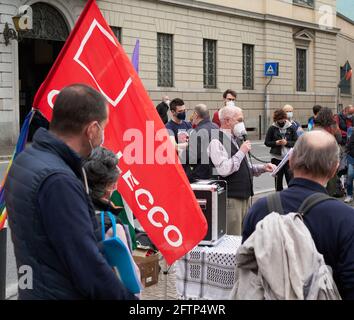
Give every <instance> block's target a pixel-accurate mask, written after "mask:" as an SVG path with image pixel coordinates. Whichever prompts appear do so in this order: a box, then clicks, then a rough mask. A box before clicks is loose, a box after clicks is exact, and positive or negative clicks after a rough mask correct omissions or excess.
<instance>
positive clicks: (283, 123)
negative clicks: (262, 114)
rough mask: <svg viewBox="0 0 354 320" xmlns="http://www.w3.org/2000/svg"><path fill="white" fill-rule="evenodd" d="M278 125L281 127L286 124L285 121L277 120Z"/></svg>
mask: <svg viewBox="0 0 354 320" xmlns="http://www.w3.org/2000/svg"><path fill="white" fill-rule="evenodd" d="M277 125H278V126H279V127H280V128H283V127H284V126H285V122H277Z"/></svg>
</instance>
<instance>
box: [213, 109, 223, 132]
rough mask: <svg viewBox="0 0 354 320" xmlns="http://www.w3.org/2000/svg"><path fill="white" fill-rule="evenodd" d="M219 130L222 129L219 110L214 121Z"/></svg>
mask: <svg viewBox="0 0 354 320" xmlns="http://www.w3.org/2000/svg"><path fill="white" fill-rule="evenodd" d="M212 121H213V122H214V123H215V124H216V125H217V126H218V127H219V128H220V127H221V123H220V119H219V110H216V111H215V112H214V115H213V120H212Z"/></svg>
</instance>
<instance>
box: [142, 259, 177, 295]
mask: <svg viewBox="0 0 354 320" xmlns="http://www.w3.org/2000/svg"><path fill="white" fill-rule="evenodd" d="M159 264H160V266H161V271H160V273H159V281H158V283H157V284H154V285H152V286H150V287H147V288H145V289H144V290H143V292H142V294H141V300H177V299H178V297H177V291H176V270H175V267H174V265H172V266H171V268H170V269H169V271H168V273H167V274H164V272H163V271H165V270H166V265H165V262H164V260H160V262H159Z"/></svg>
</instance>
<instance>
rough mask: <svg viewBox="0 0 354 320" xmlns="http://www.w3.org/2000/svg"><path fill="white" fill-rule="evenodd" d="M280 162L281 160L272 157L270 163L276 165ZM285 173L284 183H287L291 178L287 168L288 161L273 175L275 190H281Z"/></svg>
mask: <svg viewBox="0 0 354 320" xmlns="http://www.w3.org/2000/svg"><path fill="white" fill-rule="evenodd" d="M280 162H281V160H278V159H275V158H272V160H271V163H273V164H275V165H276V166H277V165H278V164H279V163H280ZM284 175H285V180H286V184H287V185H289V182H290V180H291V179H292V178H293V175H292V173H291V171H290V168H289V161H288V162H287V163H286V164H285V165H284V166H283V167H282V168H281V169H280V171H279V172H278V173H277V175H276V176H275V190H276V191H282V190H283V177H284Z"/></svg>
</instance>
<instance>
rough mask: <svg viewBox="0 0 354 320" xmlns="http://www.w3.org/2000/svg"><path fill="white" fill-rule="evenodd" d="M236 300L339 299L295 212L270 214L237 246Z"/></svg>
mask: <svg viewBox="0 0 354 320" xmlns="http://www.w3.org/2000/svg"><path fill="white" fill-rule="evenodd" d="M230 299H236V300H263V299H265V300H339V299H341V297H340V295H339V293H338V290H337V287H336V284H335V283H334V281H333V277H332V273H331V271H330V269H329V267H328V266H326V264H325V262H324V259H323V256H322V255H321V254H320V253H318V251H317V249H316V247H315V244H314V242H313V239H312V237H311V234H310V232H309V230H308V229H307V227H306V226H305V224H304V223H303V222H302V217H301V215H300V214H298V213H289V214H287V215H280V214H278V213H274V212H273V213H271V214H269V215H268V216H266V217H265V218H264V219H263V220H261V221H260V222H259V223H258V224H257V226H256V230H255V232H254V233H253V234H252V235H251V236H250V237H249V238H248V239H247V240H246V242H245V243H244V244H243V245H242V246H240V247H239V249H238V251H237V255H236V282H235V285H234V287H233V290H232V292H231V294H230Z"/></svg>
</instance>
